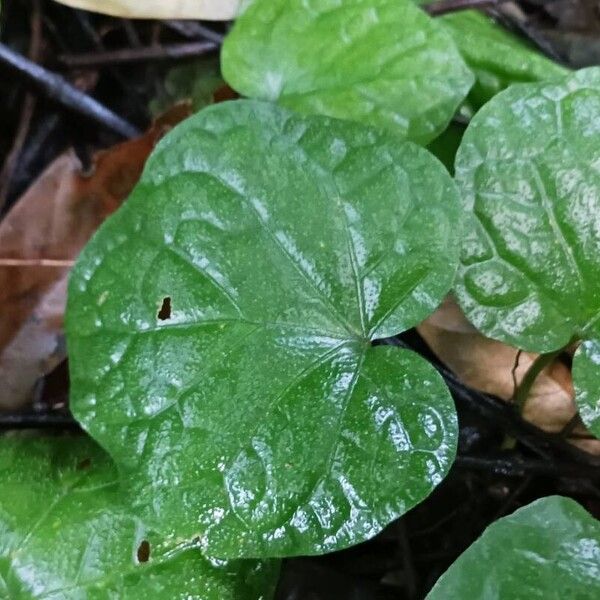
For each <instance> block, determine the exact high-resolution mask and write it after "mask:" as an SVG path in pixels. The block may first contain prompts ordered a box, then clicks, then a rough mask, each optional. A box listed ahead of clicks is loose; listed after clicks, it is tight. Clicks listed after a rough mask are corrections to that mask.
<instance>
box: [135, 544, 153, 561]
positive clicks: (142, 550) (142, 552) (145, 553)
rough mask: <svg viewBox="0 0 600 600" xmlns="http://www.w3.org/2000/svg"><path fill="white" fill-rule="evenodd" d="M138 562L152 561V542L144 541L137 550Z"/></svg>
mask: <svg viewBox="0 0 600 600" xmlns="http://www.w3.org/2000/svg"><path fill="white" fill-rule="evenodd" d="M137 559H138V562H141V563H145V562H148V560H149V559H150V542H149V541H148V540H142V541H141V542H140V545H139V546H138V549H137Z"/></svg>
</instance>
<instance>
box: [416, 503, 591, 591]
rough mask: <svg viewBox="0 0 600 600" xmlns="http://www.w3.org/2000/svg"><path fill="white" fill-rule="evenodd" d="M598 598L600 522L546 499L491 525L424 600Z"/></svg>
mask: <svg viewBox="0 0 600 600" xmlns="http://www.w3.org/2000/svg"><path fill="white" fill-rule="evenodd" d="M599 596H600V523H599V522H598V521H596V520H595V519H594V518H593V517H592V516H591V515H590V514H589V513H588V512H587V511H586V510H584V509H583V508H582V507H581V506H580V505H579V504H577V502H575V501H573V500H571V499H570V498H562V497H560V496H550V497H548V498H542V499H541V500H537V501H536V502H533V503H531V504H529V505H528V506H525V507H524V508H521V509H519V510H517V511H516V512H515V513H513V514H512V515H510V516H508V517H504V518H502V519H499V520H498V521H496V522H494V523H492V525H490V526H489V527H488V528H487V529H486V530H485V531H484V533H483V535H482V536H481V537H480V538H479V539H478V540H477V541H476V542H475V543H474V544H472V545H471V546H470V547H469V548H468V549H467V550H466V551H465V552H464V553H463V554H462V555H461V556H460V557H459V558H458V559H457V560H456V561H455V562H454V564H453V565H452V566H451V567H450V568H449V569H448V571H446V573H444V574H443V575H442V576H441V577H440V579H439V580H438V582H437V583H436V584H435V586H434V588H433V589H432V590H431V592H430V593H429V595H428V596H427V599H428V600H448V599H450V598H469V599H471V600H488V599H490V598H502V599H504V598H506V599H509V598H510V600H544V599H546V598H578V599H581V600H584V599H589V600H592V599H593V598H598V597H599Z"/></svg>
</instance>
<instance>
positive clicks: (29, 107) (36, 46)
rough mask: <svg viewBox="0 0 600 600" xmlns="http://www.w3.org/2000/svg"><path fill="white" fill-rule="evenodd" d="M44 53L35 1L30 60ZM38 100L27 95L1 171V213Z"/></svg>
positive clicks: (28, 93)
mask: <svg viewBox="0 0 600 600" xmlns="http://www.w3.org/2000/svg"><path fill="white" fill-rule="evenodd" d="M41 52H42V13H41V8H40V0H34V2H33V7H32V15H31V40H30V43H29V59H30V60H31V61H33V62H38V61H39V60H40V57H41ZM35 105H36V98H35V96H34V95H33V94H31V93H30V92H27V93H26V94H25V99H24V100H23V107H22V109H21V115H20V117H19V124H18V125H17V130H16V133H15V137H14V140H13V144H12V147H11V149H10V151H9V152H8V154H7V156H6V159H5V160H4V164H3V165H2V169H1V170H0V212H2V209H3V208H4V205H5V203H6V199H7V197H8V193H9V191H10V187H11V184H12V181H13V175H14V173H15V169H16V168H17V163H18V160H19V157H20V156H21V151H22V150H23V145H24V144H25V140H26V139H27V134H28V133H29V128H30V126H31V120H32V119H33V113H34V112H35Z"/></svg>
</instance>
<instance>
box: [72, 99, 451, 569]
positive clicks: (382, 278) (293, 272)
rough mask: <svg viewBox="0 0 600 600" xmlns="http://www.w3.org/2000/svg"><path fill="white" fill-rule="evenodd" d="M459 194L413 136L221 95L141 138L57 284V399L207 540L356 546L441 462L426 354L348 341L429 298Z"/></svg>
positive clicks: (438, 291)
mask: <svg viewBox="0 0 600 600" xmlns="http://www.w3.org/2000/svg"><path fill="white" fill-rule="evenodd" d="M459 213H460V208H459V201H458V197H457V193H456V190H455V188H454V186H453V183H452V180H451V179H450V177H449V176H448V175H447V173H446V172H445V170H444V168H443V166H442V165H441V164H440V163H439V162H438V161H436V160H435V159H434V158H433V157H432V156H431V155H430V154H429V153H427V152H426V151H425V150H423V149H421V148H419V147H417V146H415V145H413V144H408V143H402V142H399V141H398V140H397V139H396V138H395V137H394V136H390V135H389V134H386V133H384V132H378V131H375V130H372V129H368V128H365V127H363V126H361V125H359V124H357V123H352V122H349V121H338V120H333V119H328V118H326V117H316V116H315V117H300V116H298V115H295V114H293V113H291V112H288V111H287V110H284V109H282V108H279V107H277V106H276V105H273V104H268V103H262V102H256V101H238V102H229V103H224V104H220V105H216V106H213V107H210V108H207V109H205V110H204V111H202V112H201V113H199V114H198V115H197V116H195V117H193V118H192V119H190V120H188V121H187V122H185V123H184V124H182V125H181V126H180V127H178V128H176V129H175V130H174V131H173V132H172V133H171V134H170V135H168V136H167V137H166V138H165V139H164V140H163V141H162V142H161V144H159V146H158V147H157V150H156V151H155V153H154V155H153V156H152V157H151V159H150V162H149V163H148V165H147V168H146V170H145V173H144V175H143V176H142V179H141V182H140V184H139V185H138V187H137V189H136V190H135V191H134V193H133V195H132V197H131V198H130V199H129V201H128V202H127V203H126V204H125V206H124V208H123V209H122V210H121V211H119V212H118V213H117V215H116V216H115V218H113V219H112V220H111V221H110V222H109V223H107V224H106V226H105V227H103V228H102V229H101V231H100V233H99V234H98V235H97V236H96V238H95V239H94V240H93V242H92V243H91V244H90V245H89V246H88V247H87V249H86V250H85V251H84V253H83V256H82V258H81V260H80V262H79V264H78V265H77V267H76V268H75V272H74V275H73V277H72V280H71V287H70V296H69V309H68V312H69V314H68V336H69V338H68V341H69V350H70V359H71V375H72V384H73V389H72V399H73V410H74V411H75V414H76V415H77V417H78V418H79V419H80V421H81V422H82V423H83V425H84V426H85V427H86V428H87V429H88V430H89V431H90V432H91V433H92V435H94V436H95V437H96V438H97V439H98V440H100V442H101V443H102V444H103V445H104V446H105V447H106V448H107V449H109V451H110V452H111V453H112V455H113V456H114V457H115V458H116V460H117V461H118V463H119V464H120V465H121V466H122V468H123V470H124V472H125V473H127V474H128V480H130V481H132V482H133V483H135V484H137V485H138V493H137V494H136V495H135V500H134V501H135V502H136V503H137V504H138V505H139V506H140V510H143V511H145V512H146V513H148V514H151V516H152V517H153V518H154V519H155V520H156V521H157V522H158V523H159V524H160V525H161V526H162V527H163V528H166V529H173V530H174V531H175V532H176V534H177V535H179V536H184V537H189V536H195V535H200V537H201V539H202V543H203V545H204V547H205V548H207V549H208V552H209V553H210V554H211V555H213V556H220V557H234V556H266V555H293V554H314V553H320V552H325V551H329V550H334V549H336V548H341V547H345V546H348V545H350V544H354V543H357V542H359V541H361V540H364V539H366V538H369V537H371V536H373V535H374V534H375V533H377V532H378V531H380V530H381V529H382V528H383V527H384V526H385V525H386V524H387V523H389V522H390V521H391V520H392V519H394V518H396V517H397V516H398V515H400V514H402V513H404V512H405V511H406V510H408V509H409V508H410V507H411V506H414V505H415V504H417V503H418V502H420V501H421V500H422V499H424V498H425V497H426V496H427V495H428V494H429V492H430V491H431V490H432V489H433V488H434V487H435V485H437V483H439V482H440V481H441V480H442V479H443V477H444V475H445V474H446V472H447V470H448V468H449V466H450V463H451V462H452V459H453V457H454V451H455V442H456V417H455V413H454V407H453V404H452V401H451V399H450V397H449V394H448V392H447V390H446V388H445V386H444V385H443V383H442V381H441V380H440V378H439V377H438V375H437V373H436V372H435V371H434V369H433V368H432V367H431V366H430V365H428V364H427V363H426V362H425V361H424V360H422V359H421V358H419V357H418V356H416V355H414V354H413V353H410V352H407V351H401V350H398V349H395V348H391V347H387V346H381V347H371V345H370V341H371V340H373V339H376V338H383V337H386V336H390V335H393V334H395V333H398V332H401V331H404V330H406V329H408V328H410V327H412V326H413V325H415V324H416V323H418V322H419V321H421V320H422V319H423V318H424V317H425V316H426V315H427V314H429V313H430V312H432V310H433V309H434V308H435V307H436V306H437V304H438V303H439V302H440V301H441V299H442V298H443V296H444V294H445V292H446V291H447V289H448V288H449V286H450V285H451V282H452V279H453V276H454V272H455V266H456V263H457V261H458V235H459Z"/></svg>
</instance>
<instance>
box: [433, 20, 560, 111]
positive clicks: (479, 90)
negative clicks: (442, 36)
mask: <svg viewBox="0 0 600 600" xmlns="http://www.w3.org/2000/svg"><path fill="white" fill-rule="evenodd" d="M439 21H440V22H441V23H442V24H443V25H444V26H445V27H446V28H447V29H448V31H449V32H450V34H451V35H452V38H453V39H454V41H455V43H456V45H457V47H458V49H459V51H460V53H461V54H462V57H463V58H464V60H465V62H466V63H467V65H468V66H469V67H470V68H471V69H472V71H473V73H474V74H475V85H474V86H473V88H472V89H471V91H470V93H469V102H470V103H471V104H472V105H473V107H474V108H475V109H479V108H480V107H481V106H483V105H484V104H485V103H486V102H488V101H489V100H490V99H491V98H492V97H493V96H495V95H496V94H497V93H498V92H500V91H502V90H503V89H505V88H507V87H508V86H509V85H511V84H513V83H526V82H530V81H531V82H534V81H543V80H548V79H553V78H559V77H563V76H565V75H566V74H567V73H568V72H569V71H568V69H566V68H565V67H563V66H561V65H559V64H557V63H555V62H554V61H552V60H550V59H548V58H546V57H545V56H544V55H543V54H541V53H540V52H539V51H538V50H536V49H535V48H532V47H531V46H529V45H528V44H526V43H525V42H524V41H523V40H522V39H521V38H518V37H517V36H515V35H514V34H512V33H511V32H509V31H507V30H506V29H504V28H503V27H502V26H500V25H498V24H497V23H495V21H494V20H493V19H490V18H489V17H488V16H486V15H484V14H481V13H479V12H476V11H461V12H457V13H451V14H448V15H444V16H442V17H439Z"/></svg>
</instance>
